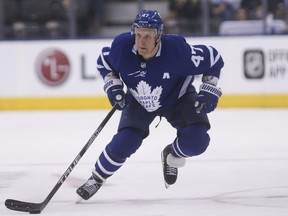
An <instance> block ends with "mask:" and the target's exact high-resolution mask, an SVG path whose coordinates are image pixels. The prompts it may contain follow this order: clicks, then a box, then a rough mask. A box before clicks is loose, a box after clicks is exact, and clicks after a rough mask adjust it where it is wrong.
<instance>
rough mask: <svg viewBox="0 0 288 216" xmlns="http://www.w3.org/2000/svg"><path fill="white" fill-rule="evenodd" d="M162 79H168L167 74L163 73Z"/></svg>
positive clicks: (168, 75)
mask: <svg viewBox="0 0 288 216" xmlns="http://www.w3.org/2000/svg"><path fill="white" fill-rule="evenodd" d="M162 79H170V74H169V73H168V72H165V73H163V77H162Z"/></svg>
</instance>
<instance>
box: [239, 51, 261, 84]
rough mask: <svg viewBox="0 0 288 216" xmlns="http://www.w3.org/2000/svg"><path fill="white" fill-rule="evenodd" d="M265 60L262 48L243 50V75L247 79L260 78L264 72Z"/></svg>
mask: <svg viewBox="0 0 288 216" xmlns="http://www.w3.org/2000/svg"><path fill="white" fill-rule="evenodd" d="M264 65H265V60H264V53H263V51H262V50H247V51H245V52H244V75H245V77H246V78H247V79H262V78H263V77H264V73H265V66H264Z"/></svg>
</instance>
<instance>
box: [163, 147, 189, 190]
mask: <svg viewBox="0 0 288 216" xmlns="http://www.w3.org/2000/svg"><path fill="white" fill-rule="evenodd" d="M171 148H172V145H171V144H170V145H168V146H166V147H165V149H164V150H163V151H162V153H161V160H162V167H163V174H164V181H165V187H166V188H168V187H169V186H170V185H172V184H174V183H175V182H176V180H177V175H178V168H179V167H183V166H184V165H185V158H177V157H175V156H173V155H172V154H171Z"/></svg>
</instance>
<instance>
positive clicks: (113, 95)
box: [104, 78, 126, 110]
mask: <svg viewBox="0 0 288 216" xmlns="http://www.w3.org/2000/svg"><path fill="white" fill-rule="evenodd" d="M104 91H105V92H106V94H107V96H108V99H109V101H110V103H111V105H112V106H114V105H115V104H117V107H116V108H117V109H118V110H122V109H124V107H125V105H126V104H125V93H124V90H123V82H122V81H121V80H120V79H118V78H110V79H108V80H107V81H106V82H105V85H104Z"/></svg>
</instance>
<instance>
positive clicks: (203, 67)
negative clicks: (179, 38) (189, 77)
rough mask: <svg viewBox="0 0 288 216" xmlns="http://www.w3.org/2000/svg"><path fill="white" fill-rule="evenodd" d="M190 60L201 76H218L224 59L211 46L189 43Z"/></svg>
mask: <svg viewBox="0 0 288 216" xmlns="http://www.w3.org/2000/svg"><path fill="white" fill-rule="evenodd" d="M190 48H191V61H192V63H193V65H194V67H195V68H196V70H197V71H198V74H203V76H214V77H217V78H219V76H220V72H221V69H222V67H223V66H224V61H223V59H222V57H221V55H220V53H219V52H218V51H217V50H216V49H215V48H214V47H212V46H206V45H195V46H192V45H190Z"/></svg>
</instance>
